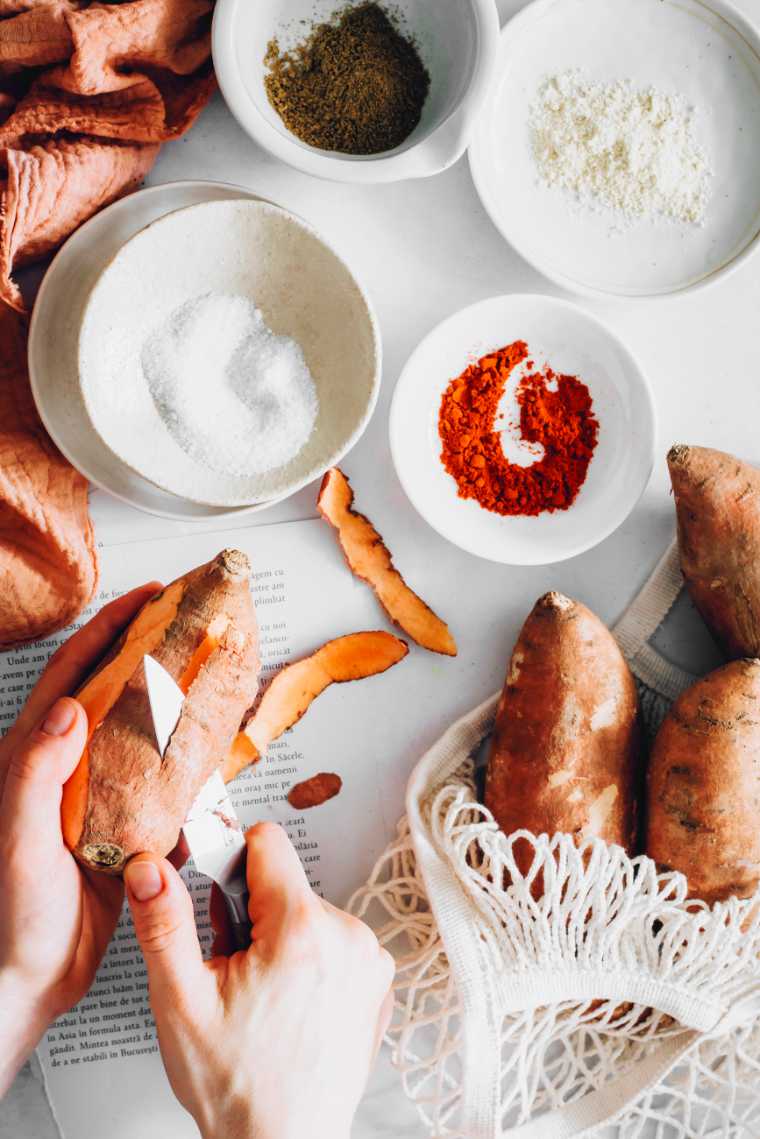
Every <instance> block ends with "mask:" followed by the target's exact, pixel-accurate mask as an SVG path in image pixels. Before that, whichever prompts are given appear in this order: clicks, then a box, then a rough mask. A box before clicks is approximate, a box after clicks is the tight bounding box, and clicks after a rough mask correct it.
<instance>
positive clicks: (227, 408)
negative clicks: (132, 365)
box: [140, 293, 319, 475]
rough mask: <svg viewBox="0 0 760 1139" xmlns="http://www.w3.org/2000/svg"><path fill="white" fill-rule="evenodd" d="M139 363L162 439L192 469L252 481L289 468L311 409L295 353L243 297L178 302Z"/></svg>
mask: <svg viewBox="0 0 760 1139" xmlns="http://www.w3.org/2000/svg"><path fill="white" fill-rule="evenodd" d="M140 363H141V366H142V370H143V374H144V376H145V380H146V382H147V385H148V388H149V390H150V394H151V396H152V397H153V402H154V403H155V405H156V408H157V410H158V414H159V415H160V416H161V419H162V420H163V422H164V424H165V426H166V428H167V430H168V431H169V432H170V433H171V435H172V436H173V438H174V439H175V441H176V442H177V443H178V444H179V446H180V447H181V448H182V450H183V451H185V452H186V454H187V455H189V456H190V458H192V459H193V460H194V461H195V462H197V463H199V464H201V465H202V466H204V467H207V468H210V469H211V470H214V471H218V472H219V473H221V474H225V475H252V474H260V473H263V472H264V471H269V470H272V469H273V468H274V467H280V466H284V465H285V464H286V463H288V462H290V460H291V459H293V458H295V456H296V455H297V454H298V452H299V451H300V450H301V448H302V447H303V446H304V444H305V443H306V442H307V440H308V438H309V436H310V435H311V433H312V430H313V428H314V423H315V422H316V418H317V412H318V410H319V401H318V397H317V391H316V388H315V386H314V380H313V379H312V376H311V373H310V371H309V369H308V366H307V364H306V360H305V359H304V354H303V351H302V350H301V347H300V345H299V344H297V343H296V341H295V340H293V339H292V338H291V337H289V336H277V335H275V333H274V332H272V330H271V329H270V328H269V327H268V325H267V324H266V322H265V321H264V318H263V316H262V314H261V312H260V311H259V310H258V309H257V308H256V306H255V304H253V302H252V301H250V300H248V298H247V297H243V296H236V295H231V294H227V293H205V294H203V295H202V296H198V297H194V298H193V299H192V300H189V301H186V302H185V303H184V304H182V305H180V306H179V308H176V309H174V311H173V312H171V313H170V314H169V316H168V317H167V318H166V319H165V320H164V321H163V322H162V323H161V324H160V325H159V326H158V328H156V329H155V330H154V331H153V332H152V333H151V334H150V336H149V337H148V338H147V340H146V341H145V344H144V345H143V349H142V352H141V355H140Z"/></svg>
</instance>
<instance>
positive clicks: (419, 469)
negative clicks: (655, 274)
mask: <svg viewBox="0 0 760 1139" xmlns="http://www.w3.org/2000/svg"><path fill="white" fill-rule="evenodd" d="M515 340H525V341H527V344H528V347H529V349H530V356H531V358H532V359H533V360H534V361H535V362H536V365H537V366H541V365H542V364H543V363H546V364H549V365H550V366H551V367H552V368H553V369H554V371H555V372H558V373H566V374H570V375H577V376H578V377H579V378H580V379H581V380H583V382H584V383H585V384H586V385H587V387H588V389H589V391H590V393H591V396H592V399H593V404H594V412H595V414H596V416H597V419H598V420H599V442H598V444H597V447H596V450H595V452H594V455H593V458H592V460H591V463H590V466H589V469H588V474H587V477H586V481H585V483H584V484H583V486H582V487H581V489H580V492H579V494H578V497H577V498H576V500H575V502H574V503H573V505H572V506H571V507H570V508H569V509H568V510H564V511H555V512H554V513H551V514H550V513H544V514H540V515H538V516H537V517H535V518H526V517H502V516H500V515H497V514H493V513H491V512H490V511H488V510H485V509H484V508H483V507H481V506H480V505H478V503H477V502H475V501H473V500H471V499H462V498H459V497H458V495H457V487H456V483H455V482H454V479H453V478H452V477H451V476H450V475H449V474H448V473H447V472H446V470H445V469H444V467H443V464H442V463H441V460H440V453H441V441H440V437H439V434H438V413H439V409H440V403H441V397H442V396H443V393H444V391H445V390H446V387H447V386H448V383H449V381H450V380H451V379H453V378H454V377H456V376H458V375H459V374H460V373H461V372H463V371H464V369H465V368H466V367H467V366H468V365H469V364H471V363H473V361H475V360H477V359H479V358H480V357H481V356H483V355H485V354H486V353H488V352H492V351H494V350H495V349H498V348H501V347H503V346H505V345H507V344H511V343H512V342H513V341H515ZM507 390H509V387H508V389H507ZM654 434H655V420H654V404H653V401H652V395H651V392H650V389H649V385H648V383H647V381H646V379H645V377H644V374H643V372H642V371H641V368H640V367H639V365H638V363H637V362H636V360H635V359H634V358H633V356H632V355H631V353H630V352H629V351H628V349H627V348H626V347H625V345H624V344H623V343H622V342H621V341H620V340H619V339H618V338H617V337H616V336H615V335H614V334H613V333H612V332H611V331H610V330H609V329H608V328H607V327H606V325H604V324H603V323H602V322H601V321H600V320H598V319H597V318H596V317H593V316H591V315H589V313H587V312H584V310H583V309H580V308H578V307H577V306H576V305H573V304H570V303H569V302H567V301H560V300H556V299H555V298H553V297H544V296H538V295H527V294H526V295H514V296H503V297H492V298H490V299H489V300H485V301H480V302H479V303H478V304H475V305H472V306H470V307H469V308H466V309H462V310H461V311H460V312H458V313H455V315H454V316H451V317H449V318H448V320H445V321H444V322H443V323H442V324H439V325H438V327H437V328H435V329H433V331H432V332H431V333H430V334H429V335H428V336H427V337H426V338H425V339H424V340H423V341H422V343H421V344H420V345H419V347H418V348H417V349H416V350H415V351H414V352H413V353H412V355H411V357H410V359H409V361H408V362H407V364H406V366H405V368H404V370H403V372H402V374H401V377H400V379H399V381H398V385H397V387H396V391H395V393H394V396H393V403H392V406H391V416H390V442H391V451H392V454H393V461H394V464H395V467H396V471H397V472H398V476H399V479H400V480H401V483H402V485H403V487H404V490H405V491H406V493H407V495H408V496H409V498H410V500H411V502H412V504H413V505H414V506H415V507H416V509H417V510H418V511H419V513H420V514H421V515H422V517H423V518H425V519H426V521H427V522H429V523H430V525H431V526H432V527H433V528H434V529H435V530H437V531H438V532H439V534H442V535H443V537H444V538H448V539H449V541H451V542H453V543H454V544H455V545H457V546H460V547H461V548H462V549H464V550H467V551H469V553H471V554H476V555H477V556H478V557H481V558H488V559H490V560H491V561H495V562H503V563H505V564H507V565H548V564H551V563H553V562H560V561H564V560H565V559H566V558H571V557H573V556H575V555H576V554H580V553H582V552H583V551H584V550H588V549H590V548H591V547H592V546H595V545H596V544H597V543H598V542H601V541H602V539H603V538H606V537H607V535H608V534H611V533H612V531H613V530H615V529H616V528H617V527H618V526H620V524H621V523H622V522H623V521H624V520H625V518H626V517H627V516H628V514H630V512H631V510H633V508H634V506H635V505H636V503H637V502H638V500H639V498H640V496H641V494H642V493H643V491H644V488H645V487H646V484H647V482H648V481H649V476H650V473H651V470H652V464H653V447H654Z"/></svg>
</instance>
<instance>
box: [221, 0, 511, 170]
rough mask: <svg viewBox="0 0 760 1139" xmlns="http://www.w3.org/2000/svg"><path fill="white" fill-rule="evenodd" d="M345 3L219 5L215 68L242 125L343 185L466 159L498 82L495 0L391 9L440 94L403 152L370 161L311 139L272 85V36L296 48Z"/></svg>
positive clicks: (413, 0) (429, 1)
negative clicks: (268, 84) (267, 80)
mask: <svg viewBox="0 0 760 1139" xmlns="http://www.w3.org/2000/svg"><path fill="white" fill-rule="evenodd" d="M350 2H351V3H358V2H359V0H350ZM344 6H345V5H344ZM340 7H341V4H340V2H339V0H287V3H283V0H256V2H255V3H253V2H252V0H217V4H216V9H215V12H214V24H213V37H212V44H213V55H214V67H215V69H216V75H217V79H218V80H219V86H220V88H221V90H222V94H223V95H224V98H225V100H226V102H227V105H228V106H229V108H230V110H231V111H232V113H233V114H234V115H235V117H236V119H237V120H238V122H239V123H240V125H241V126H242V127H243V129H244V130H245V131H247V133H248V134H249V135H250V136H251V138H253V139H254V140H255V141H256V142H257V143H259V144H260V145H261V146H263V147H264V148H265V149H266V150H269V151H270V152H271V153H272V154H274V155H276V156H277V157H278V158H281V159H282V160H283V161H284V162H287V163H289V164H290V165H291V166H295V167H296V168H297V169H299V170H303V171H305V173H307V174H315V175H317V176H319V177H321V178H331V179H334V180H335V181H339V182H396V181H399V180H400V179H403V178H424V177H427V176H428V175H431V174H436V173H438V172H439V171H441V170H444V169H445V168H446V167H447V166H450V165H451V164H452V163H453V162H456V160H457V159H458V158H459V157H460V155H461V154H462V153H463V151H464V149H465V147H466V146H467V142H468V139H469V135H470V131H471V129H472V126H473V123H474V120H475V116H476V115H477V113H478V111H479V109H480V107H481V105H482V102H483V99H484V97H485V94H486V92H487V90H488V86H489V84H490V81H491V78H492V76H493V69H494V64H495V60H496V51H497V47H498V42H499V19H498V14H497V11H496V6H495V4H494V0H394V2H393V3H392V4H391V5H390V6H389V7H390V10H391V12H394V11H396V12H399V13H400V14H401V16H402V18H403V21H404V26H405V27H408V29H409V31H410V32H411V34H412V35H413V37H414V39H415V41H416V43H417V45H418V48H419V51H420V55H421V57H422V60H423V62H424V63H425V65H426V67H427V69H428V72H429V74H430V91H429V93H428V97H427V100H426V102H425V106H424V108H423V112H422V118H421V120H420V122H419V124H418V126H417V127H416V128H415V130H414V131H413V132H412V134H411V135H410V136H409V138H408V139H406V141H405V142H404V143H402V144H401V146H399V147H396V149H395V150H391V151H387V152H385V153H382V154H379V155H369V156H366V157H365V156H355V155H346V154H338V153H336V152H333V151H325V150H318V149H316V148H315V147H311V146H308V145H306V144H305V143H303V142H301V140H300V139H298V138H297V137H296V136H295V135H294V134H292V133H291V132H290V131H289V130H288V129H287V127H286V126H285V124H284V123H283V122H282V120H281V119H280V117H279V115H278V114H277V112H276V111H275V110H274V108H273V107H272V106H271V105H270V103H269V100H268V99H267V94H266V91H265V89H264V77H265V67H264V56H265V54H266V50H267V45H268V44H269V42H270V40H272V39H273V38H276V39H277V40H278V42H279V43H280V46H281V48H283V49H286V50H287V49H288V48H289V47H291V46H293V45H294V44H296V43H298V42H299V41H301V40H303V38H304V35H305V30H307V29H308V26H311V25H313V24H315V23H316V24H318V23H321V22H322V21H324V20H328V19H330V17H331V16H332V15H333V14H334V13H335V11H336V9H339V8H340Z"/></svg>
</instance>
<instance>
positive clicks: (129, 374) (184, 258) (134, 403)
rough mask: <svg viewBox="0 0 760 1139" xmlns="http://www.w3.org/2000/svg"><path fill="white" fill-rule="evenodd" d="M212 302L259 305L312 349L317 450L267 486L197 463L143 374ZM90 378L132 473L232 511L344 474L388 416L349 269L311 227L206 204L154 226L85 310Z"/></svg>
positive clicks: (260, 211)
mask: <svg viewBox="0 0 760 1139" xmlns="http://www.w3.org/2000/svg"><path fill="white" fill-rule="evenodd" d="M208 293H230V294H235V295H239V296H243V297H245V298H247V299H249V300H250V301H253V302H254V303H255V304H256V306H257V307H258V308H259V309H260V310H261V312H262V313H263V316H264V319H265V320H266V323H267V324H268V325H269V327H270V328H271V329H272V330H273V331H274V332H275V333H277V334H279V335H285V336H289V337H292V338H293V339H295V340H296V341H297V342H298V343H299V344H300V346H301V348H302V349H303V353H304V356H305V359H306V363H307V364H308V367H309V370H310V372H311V375H312V378H313V380H314V383H315V386H316V389H317V393H318V396H319V413H318V415H317V419H316V423H315V425H314V429H313V431H312V433H311V435H310V437H309V439H308V441H307V442H306V444H305V445H304V446H303V447H302V449H301V450H300V451H299V452H298V454H297V455H296V456H295V457H294V458H293V459H291V460H290V461H289V462H287V463H285V464H283V465H281V466H278V467H274V468H272V469H271V470H269V471H265V472H263V473H258V474H245V475H231V474H225V473H222V472H219V471H215V470H212V469H211V468H210V467H206V466H204V465H202V464H201V463H199V462H196V461H195V460H194V459H193V458H191V457H190V455H188V454H187V453H186V451H185V450H183V449H182V447H181V446H180V445H179V443H178V442H177V441H176V440H175V438H174V436H173V435H172V434H170V432H169V430H168V429H167V427H166V425H165V423H164V422H163V420H162V419H161V418H160V416H159V413H158V410H157V408H156V405H155V403H154V401H153V398H152V397H151V394H150V391H149V388H148V384H147V381H146V378H145V374H144V372H143V368H142V364H141V359H140V357H141V352H142V348H143V344H144V342H145V339H146V337H148V336H149V335H150V334H151V333H152V332H153V331H154V330H155V329H156V328H158V327H159V326H160V325H161V324H162V323H163V322H165V321H167V320H168V319H169V318H170V316H171V314H172V313H174V312H176V311H177V310H178V309H179V308H180V307H181V306H182V305H184V304H185V303H186V302H188V301H192V300H194V299H196V298H198V297H200V296H202V295H204V294H208ZM213 332H214V330H213V329H212V328H209V335H210V336H212V335H213ZM79 372H80V383H81V386H82V394H83V398H84V402H85V406H86V408H87V412H88V415H89V416H90V419H91V421H92V424H93V427H94V428H95V430H96V431H97V432H98V434H99V435H100V436H101V438H102V439H103V440H104V442H105V443H106V445H107V446H108V447H109V448H110V450H112V451H113V452H114V454H116V455H117V456H118V457H119V458H120V459H121V460H122V462H124V463H126V464H127V466H129V467H131V468H132V469H134V470H136V471H137V472H138V473H139V474H141V475H142V476H143V477H144V478H147V479H148V480H149V481H151V482H153V483H155V484H156V485H157V486H160V487H162V488H163V489H164V490H167V491H169V492H170V493H173V494H177V495H182V496H183V497H184V498H188V499H190V500H192V501H194V502H200V503H206V504H209V505H216V506H228V507H229V506H236V505H244V504H247V503H251V502H258V501H262V500H269V499H271V498H274V497H276V496H282V495H285V494H292V493H294V492H295V491H296V490H298V489H300V488H301V487H302V486H305V485H306V484H307V483H308V482H311V481H312V480H313V479H315V478H317V477H319V475H321V474H323V473H324V471H325V470H326V469H327V468H328V467H330V466H332V465H333V464H335V463H337V462H339V461H340V459H341V458H342V457H343V455H344V454H345V453H346V451H348V450H349V448H351V447H352V446H353V445H354V443H355V442H356V441H357V439H358V438H359V437H360V435H361V434H362V432H363V431H364V428H365V427H366V425H367V422H368V421H369V417H370V415H371V414H372V411H373V410H374V406H375V403H376V400H377V395H378V390H379V384H380V337H379V332H378V328H377V322H376V320H375V317H374V314H373V312H372V309H371V306H370V303H369V300H368V298H367V296H366V295H365V293H364V292H363V290H362V289H361V287H360V286H359V284H358V283H357V281H356V280H355V278H354V277H353V276H352V274H351V272H350V270H349V269H348V267H347V266H346V264H345V263H344V262H343V261H342V260H341V258H340V257H339V256H338V255H337V253H335V252H334V251H333V250H332V249H331V248H330V246H329V245H328V244H327V243H326V242H325V241H324V240H323V239H322V238H320V237H319V236H318V235H317V234H316V233H315V232H314V231H313V230H312V229H311V228H310V227H309V226H308V225H306V223H305V222H303V221H302V220H301V219H300V218H298V217H296V216H295V215H294V214H291V213H289V212H288V211H287V210H283V209H281V208H280V207H279V206H274V205H272V204H271V203H268V202H262V201H244V200H238V201H217V202H204V203H202V204H200V205H196V206H189V207H187V208H185V209H182V210H176V211H174V212H173V213H171V214H168V215H167V216H165V217H163V218H161V219H160V220H159V221H156V222H154V223H153V224H151V225H149V226H147V227H146V228H145V229H143V230H142V231H141V232H140V233H138V234H137V235H136V236H135V237H133V238H132V239H131V240H130V241H128V242H127V243H126V244H125V245H124V246H123V247H122V248H121V249H120V250H119V252H118V253H117V255H116V256H115V257H114V258H113V260H112V261H111V263H110V264H109V265H108V266H107V267H106V269H105V270H104V271H103V273H102V274H101V276H100V277H99V279H98V281H97V282H96V284H95V286H94V288H93V290H92V292H91V294H90V297H89V300H88V302H87V304H86V306H85V311H84V316H83V320H82V325H81V330H80V337H79ZM116 377H118V382H115V380H116ZM218 429H219V432H220V433H223V431H224V423H223V422H221V421H220V422H219V423H218Z"/></svg>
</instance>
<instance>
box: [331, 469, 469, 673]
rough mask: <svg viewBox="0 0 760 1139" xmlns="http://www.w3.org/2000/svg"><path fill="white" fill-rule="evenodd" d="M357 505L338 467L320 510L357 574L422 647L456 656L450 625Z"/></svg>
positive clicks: (346, 480) (397, 622) (390, 614)
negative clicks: (419, 591)
mask: <svg viewBox="0 0 760 1139" xmlns="http://www.w3.org/2000/svg"><path fill="white" fill-rule="evenodd" d="M353 502H354V492H353V491H352V489H351V484H350V483H349V481H348V479H347V478H346V476H345V475H344V474H343V472H342V471H341V470H340V469H339V468H338V467H333V468H332V469H331V470H329V471H328V472H327V474H326V475H325V477H324V479H323V480H322V486H321V488H320V491H319V498H318V499H317V509H318V510H319V512H320V514H321V515H322V517H323V518H324V519H325V520H326V521H327V522H329V523H330V525H331V526H333V527H334V529H335V530H336V532H337V535H338V541H339V542H340V545H341V548H342V550H343V553H344V554H345V557H346V561H347V562H348V565H349V568H350V569H351V571H352V573H354V574H356V576H357V577H359V578H361V579H362V581H366V582H367V584H368V585H371V586H372V588H373V590H374V591H375V593H376V595H377V598H378V601H379V602H380V604H381V605H382V607H383V608H384V609H385V611H386V613H387V614H388V616H389V617H390V619H391V620H392V621H393V622H394V623H395V624H396V625H398V626H399V627H400V628H401V629H403V630H404V632H405V633H406V634H407V635H408V636H410V637H411V638H412V640H413V641H416V643H417V644H418V645H421V646H422V647H423V648H425V649H429V650H430V651H431V652H434V653H442V654H444V655H445V656H456V655H457V646H456V641H455V640H454V638H453V636H452V635H451V632H450V631H449V627H448V625H446V624H445V622H444V621H442V620H441V618H440V617H438V616H437V614H435V613H434V612H433V610H432V609H431V608H430V607H429V606H428V605H426V604H425V602H424V601H423V600H422V598H421V597H418V595H417V594H416V593H415V592H414V591H413V590H411V589H410V588H409V586H408V585H407V584H406V582H405V581H404V579H403V577H402V576H401V574H400V573H399V571H398V570H397V569H396V567H395V566H394V564H393V559H392V557H391V555H390V553H389V552H388V550H387V548H386V546H385V544H384V542H383V539H382V537H381V536H380V534H379V533H378V532H377V530H376V529H375V527H374V526H373V525H372V523H371V522H370V520H369V519H368V518H366V517H365V516H364V515H363V514H359V513H358V511H356V510H354V509H353Z"/></svg>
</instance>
